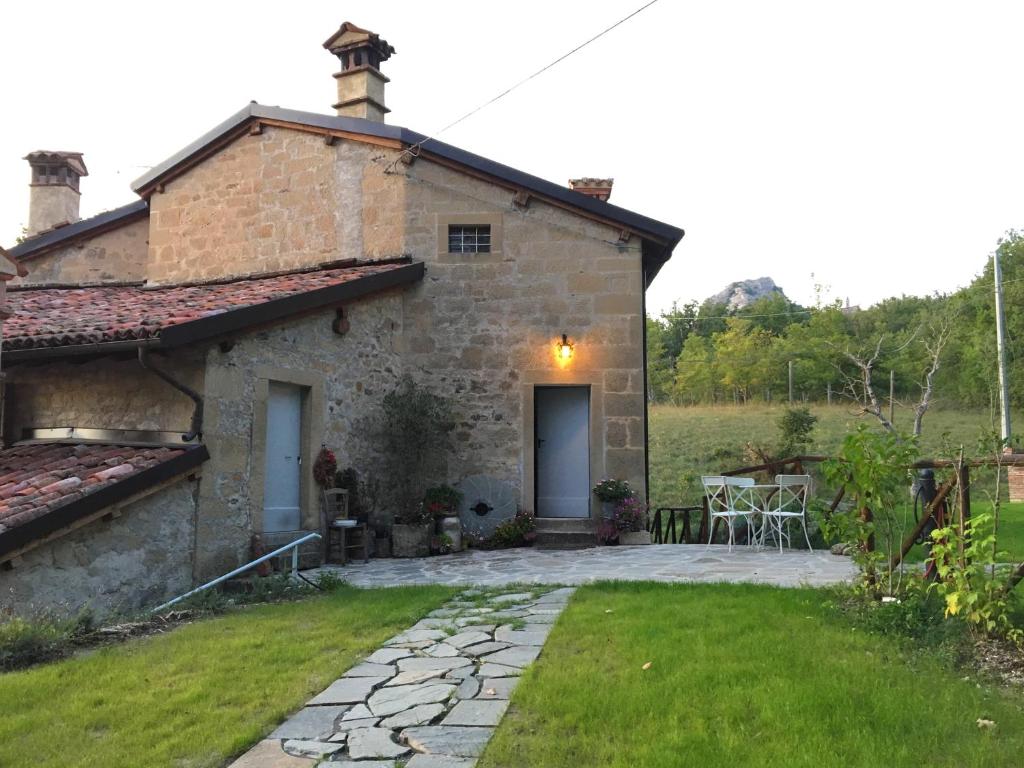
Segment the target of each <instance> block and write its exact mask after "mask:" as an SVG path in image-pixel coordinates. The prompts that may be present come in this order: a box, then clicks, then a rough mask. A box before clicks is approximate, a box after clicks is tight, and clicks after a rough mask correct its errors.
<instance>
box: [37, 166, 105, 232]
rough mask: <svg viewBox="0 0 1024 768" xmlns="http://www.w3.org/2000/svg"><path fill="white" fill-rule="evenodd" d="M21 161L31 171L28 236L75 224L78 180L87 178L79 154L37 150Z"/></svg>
mask: <svg viewBox="0 0 1024 768" xmlns="http://www.w3.org/2000/svg"><path fill="white" fill-rule="evenodd" d="M24 159H25V160H28V164H29V165H30V166H31V168H32V182H31V184H30V186H29V189H30V194H29V203H28V233H27V234H28V236H29V237H31V236H32V235H37V234H39V233H40V232H45V231H46V230H48V229H53V228H55V227H59V226H62V225H64V224H72V223H74V222H76V221H78V218H79V217H78V208H79V202H80V201H81V198H82V193H81V192H80V191H79V189H78V181H79V179H81V178H82V177H83V176H88V175H89V171H88V170H86V168H85V162H84V161H83V160H82V153H81V152H48V151H46V150H38V151H36V152H31V153H29V154H28V155H26V156H25V158H24Z"/></svg>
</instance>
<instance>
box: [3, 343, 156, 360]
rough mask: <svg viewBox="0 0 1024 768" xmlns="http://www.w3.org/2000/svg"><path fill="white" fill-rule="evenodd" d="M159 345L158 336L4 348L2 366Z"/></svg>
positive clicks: (150, 347) (99, 355)
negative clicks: (24, 347)
mask: <svg viewBox="0 0 1024 768" xmlns="http://www.w3.org/2000/svg"><path fill="white" fill-rule="evenodd" d="M159 346H160V338H159V337H156V338H146V339H123V340H121V341H97V342H94V343H92V344H65V345H64V346H54V347H28V348H27V349H5V350H4V351H3V353H2V358H0V359H2V360H3V364H4V366H5V367H6V366H8V365H17V364H19V363H34V362H45V361H47V360H53V359H55V358H62V357H81V356H83V355H91V356H94V357H103V356H104V355H118V354H126V353H130V354H132V355H134V354H136V351H137V350H138V349H139V347H146V348H147V349H152V348H154V347H159Z"/></svg>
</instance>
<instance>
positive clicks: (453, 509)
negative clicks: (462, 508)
mask: <svg viewBox="0 0 1024 768" xmlns="http://www.w3.org/2000/svg"><path fill="white" fill-rule="evenodd" d="M423 503H424V504H425V505H426V507H427V509H428V510H429V511H430V514H432V515H433V516H434V517H436V518H440V517H453V516H455V515H458V514H459V504H461V503H462V494H461V493H459V492H458V491H457V490H455V489H454V488H452V487H451V486H450V485H437V486H434V487H433V488H427V492H426V493H425V494H423Z"/></svg>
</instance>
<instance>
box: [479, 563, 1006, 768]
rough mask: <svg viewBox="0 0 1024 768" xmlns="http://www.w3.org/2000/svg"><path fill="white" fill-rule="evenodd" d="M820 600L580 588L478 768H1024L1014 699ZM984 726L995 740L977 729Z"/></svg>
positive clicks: (704, 590) (692, 588)
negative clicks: (990, 724)
mask: <svg viewBox="0 0 1024 768" xmlns="http://www.w3.org/2000/svg"><path fill="white" fill-rule="evenodd" d="M825 595H826V593H824V592H822V591H819V590H810V589H791V590H783V589H776V588H771V587H764V586H755V585H663V584H642V583H633V584H598V585H594V586H589V587H583V588H581V589H580V590H579V591H578V592H577V593H576V595H575V596H574V598H573V600H572V602H571V603H570V606H569V608H568V609H567V610H566V612H565V613H564V614H563V615H562V616H561V617H560V619H559V622H558V624H557V625H556V627H555V629H554V632H553V633H552V635H551V637H550V638H549V640H548V644H547V646H546V647H545V649H544V654H543V656H542V657H541V658H540V660H539V661H538V663H536V664H535V665H534V666H533V667H532V668H530V669H529V670H527V672H526V674H525V675H524V678H523V681H522V683H521V684H520V686H519V687H518V689H517V690H516V691H515V693H514V695H513V700H512V706H511V707H510V710H509V712H508V714H507V716H506V718H505V720H504V721H503V722H502V724H501V726H500V727H499V728H498V731H497V733H496V735H495V738H494V740H493V741H492V743H491V744H490V746H489V747H488V749H487V751H486V753H485V755H484V757H483V759H482V760H481V762H480V767H479V768H519V767H521V766H531V768H553V767H554V766H577V765H601V766H607V767H608V768H614V767H620V768H626V767H627V766H638V765H642V766H645V768H658V767H659V766H666V768H667V767H669V766H671V767H674V766H679V765H699V766H702V767H703V768H715V766H728V767H729V768H732V766H737V765H743V766H785V767H786V768H799V767H800V766H808V767H812V766H813V768H820V767H828V766H837V767H838V766H842V768H853V767H856V766H864V767H865V768H875V767H876V766H880V765H885V766H891V767H892V768H899V767H900V766H914V767H915V768H916V766H919V765H923V764H927V765H930V766H1002V765H1017V764H1019V763H1020V755H1021V750H1022V749H1024V712H1022V706H1021V703H1022V702H1021V698H1020V694H1019V693H1015V694H1009V693H1006V692H1004V691H1001V690H999V689H993V688H989V687H987V686H984V685H978V684H976V683H975V682H974V681H972V680H965V679H962V678H961V676H960V675H958V674H957V673H955V672H954V671H953V670H952V669H950V668H949V667H948V666H946V665H945V664H943V663H942V662H940V661H938V660H935V659H932V658H925V657H923V656H921V655H911V654H910V653H909V652H907V651H904V650H901V644H900V643H893V642H892V640H891V638H886V637H881V636H878V635H872V634H868V633H866V632H864V631H863V630H862V629H855V628H854V626H853V625H852V624H851V623H849V622H848V621H847V620H846V619H844V618H843V617H841V616H839V615H837V613H836V612H835V611H834V610H833V609H831V608H829V607H826V606H825V605H823V602H824V599H825ZM646 662H651V663H652V665H651V667H650V669H649V670H647V671H644V670H642V666H643V665H644V664H645V663H646ZM978 718H986V719H991V720H994V721H995V722H996V724H997V725H996V728H995V729H993V730H985V731H982V730H979V728H978V727H977V726H976V724H975V722H976V720H977V719H978Z"/></svg>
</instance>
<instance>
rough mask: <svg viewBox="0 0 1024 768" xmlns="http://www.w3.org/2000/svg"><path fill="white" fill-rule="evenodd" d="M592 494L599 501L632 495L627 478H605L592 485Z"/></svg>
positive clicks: (619, 499) (616, 499)
mask: <svg viewBox="0 0 1024 768" xmlns="http://www.w3.org/2000/svg"><path fill="white" fill-rule="evenodd" d="M594 495H595V496H597V498H599V499H600V500H601V501H621V500H622V499H625V498H628V497H630V496H632V495H633V489H632V488H630V487H629V481H628V480H616V479H615V478H605V479H604V480H602V481H601V482H599V483H598V484H597V485H595V486H594Z"/></svg>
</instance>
